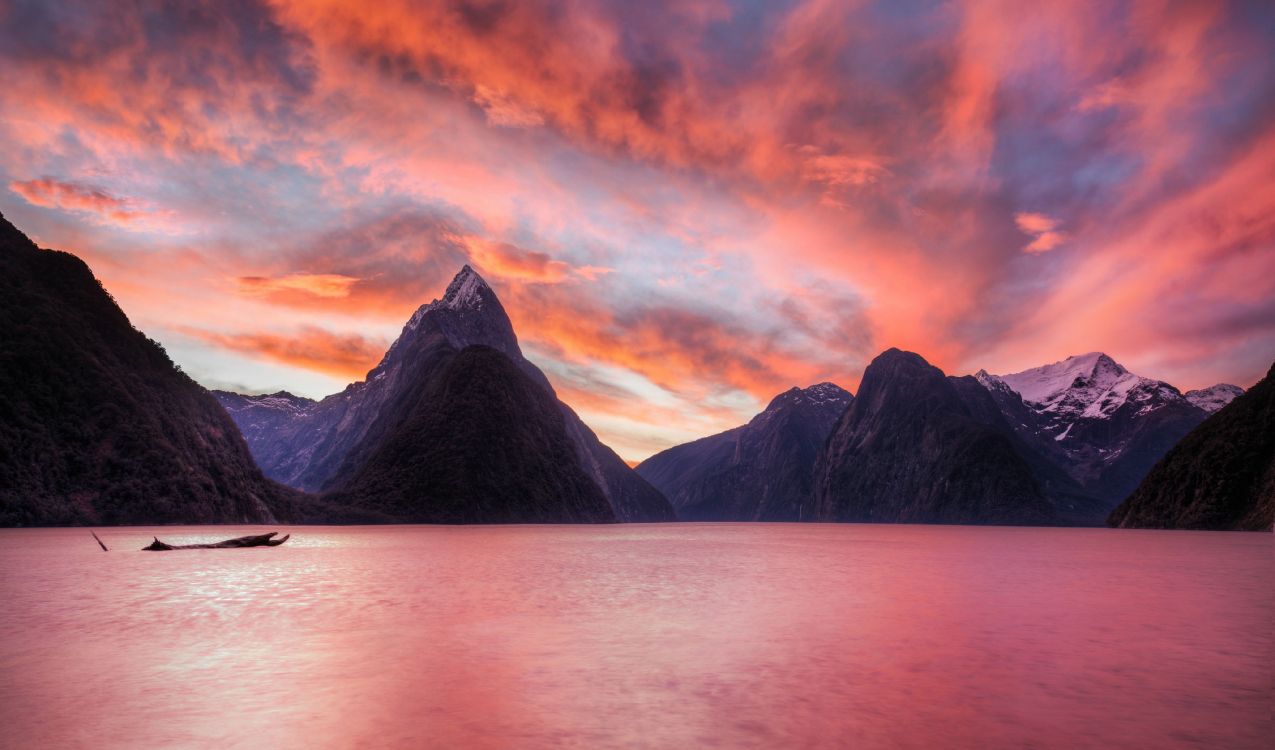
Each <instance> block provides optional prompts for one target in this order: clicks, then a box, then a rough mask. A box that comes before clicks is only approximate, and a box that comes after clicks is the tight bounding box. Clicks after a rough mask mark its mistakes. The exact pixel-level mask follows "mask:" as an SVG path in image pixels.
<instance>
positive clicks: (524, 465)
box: [330, 341, 615, 523]
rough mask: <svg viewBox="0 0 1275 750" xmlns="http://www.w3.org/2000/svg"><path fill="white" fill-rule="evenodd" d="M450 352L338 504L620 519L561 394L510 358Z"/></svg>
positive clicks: (500, 519)
mask: <svg viewBox="0 0 1275 750" xmlns="http://www.w3.org/2000/svg"><path fill="white" fill-rule="evenodd" d="M441 346H443V347H446V348H445V349H444V350H442V351H440V352H439V353H438V355H437V356H436V357H434V358H433V359H432V361H431V364H430V366H429V368H428V371H425V372H422V373H421V376H422V380H421V384H420V387H419V388H418V389H417V390H416V392H415V394H414V396H413V398H412V399H411V400H410V402H408V403H403V404H399V405H397V406H398V407H400V408H402V409H403V414H404V419H402V420H401V421H400V422H399V423H398V424H396V425H394V426H393V427H392V428H390V430H389V433H388V434H387V435H386V436H385V438H384V439H383V440H381V441H379V442H378V443H377V444H376V446H375V447H374V448H372V449H371V450H370V452H369V454H368V455H367V456H366V457H364V458H362V459H361V460H358V461H351V462H349V463H347V465H346V467H345V468H344V469H343V470H342V473H339V474H338V476H342V475H343V472H344V471H349V476H348V477H343V481H341V489H339V490H337V491H336V492H334V493H332V494H331V495H330V499H331V500H332V501H333V502H335V503H338V504H340V505H346V506H350V507H354V508H360V509H366V510H370V511H374V512H376V513H380V514H384V515H385V516H388V517H391V518H393V519H395V520H398V521H405V522H414V523H598V522H607V521H614V520H615V514H614V512H613V511H612V509H611V506H610V505H609V504H608V503H607V500H606V497H605V496H604V495H603V494H602V491H601V490H600V489H599V488H598V486H597V484H596V483H595V482H593V480H592V479H591V478H590V477H589V476H588V475H587V474H586V473H585V472H584V470H583V469H582V468H581V467H580V464H579V462H578V461H577V460H576V456H575V447H574V446H573V444H572V442H571V439H570V437H569V436H568V435H567V430H566V425H565V422H564V420H563V417H562V412H561V411H560V410H559V409H558V405H557V402H556V401H555V400H554V399H553V397H552V396H550V395H549V394H548V393H547V392H545V390H544V389H543V388H541V387H540V385H539V384H537V383H535V382H534V381H532V380H531V378H529V377H528V376H527V375H526V374H525V373H523V372H521V371H520V369H519V368H518V367H517V366H516V365H515V364H514V363H513V362H512V361H511V360H510V359H509V358H508V357H506V356H505V355H504V354H503V353H501V352H498V351H496V350H494V349H492V348H490V347H485V346H471V347H467V348H465V349H463V350H461V351H459V352H457V351H455V350H454V349H451V348H450V347H449V346H448V345H447V344H446V343H445V341H444V342H441Z"/></svg>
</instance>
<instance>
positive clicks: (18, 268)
mask: <svg viewBox="0 0 1275 750" xmlns="http://www.w3.org/2000/svg"><path fill="white" fill-rule="evenodd" d="M0 330H2V331H3V341H4V344H3V346H2V347H0V393H3V394H4V397H3V398H0V525H4V526H34V525H41V526H49V525H82V524H88V525H98V524H157V523H264V522H269V523H274V522H276V521H280V520H296V519H297V518H298V514H299V513H300V512H301V510H302V508H301V505H302V504H303V503H302V500H301V498H300V497H299V494H298V493H296V492H294V491H292V490H290V489H288V488H285V487H281V486H279V485H277V484H275V483H273V482H271V481H269V480H268V479H266V478H265V477H264V476H262V474H261V471H260V470H259V469H258V468H257V467H256V465H255V464H254V463H253V460H252V456H251V455H249V452H248V448H247V446H246V445H245V444H244V440H243V438H242V437H240V434H239V430H238V429H236V427H235V423H234V422H232V421H231V420H230V418H229V417H228V416H227V415H226V413H225V411H223V410H222V408H221V407H220V406H218V405H217V401H216V400H215V399H214V398H213V397H212V396H211V395H209V393H208V392H207V391H205V390H204V389H203V388H202V387H200V386H199V385H198V384H197V383H195V382H194V381H193V380H191V379H190V378H189V377H187V376H186V375H185V374H183V373H182V372H181V370H179V369H178V368H177V367H176V366H175V365H173V363H172V361H171V360H169V358H168V356H167V355H166V354H165V352H164V350H163V348H162V347H161V346H160V345H159V344H157V343H155V342H154V341H151V340H150V339H148V338H146V336H144V335H143V334H142V333H141V332H139V331H138V330H137V329H135V328H133V326H132V324H130V323H129V321H128V318H127V317H125V315H124V313H123V312H122V311H121V310H120V308H119V307H118V306H117V305H116V304H115V301H114V300H113V299H112V298H111V296H110V295H109V294H108V293H107V292H106V290H105V289H103V288H102V285H101V284H100V283H99V282H98V281H97V279H96V278H94V276H93V273H92V271H90V270H89V267H88V266H87V265H85V263H84V261H82V260H80V259H79V258H77V257H75V256H74V255H71V254H69V253H63V252H57V251H53V250H41V249H39V248H37V247H36V246H35V245H34V244H33V243H32V242H31V241H30V240H29V239H27V238H26V237H25V236H24V235H23V234H22V233H21V232H19V231H18V230H17V229H16V228H14V226H13V225H12V224H10V223H9V222H8V221H7V220H5V219H4V217H3V216H0Z"/></svg>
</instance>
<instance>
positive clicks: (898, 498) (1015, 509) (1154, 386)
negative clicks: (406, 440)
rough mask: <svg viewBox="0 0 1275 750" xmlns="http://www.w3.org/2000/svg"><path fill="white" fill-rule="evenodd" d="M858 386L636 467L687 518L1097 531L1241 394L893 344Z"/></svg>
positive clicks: (790, 400)
mask: <svg viewBox="0 0 1275 750" xmlns="http://www.w3.org/2000/svg"><path fill="white" fill-rule="evenodd" d="M860 388H861V390H860V392H859V394H858V396H857V397H854V396H851V395H850V394H849V393H848V392H846V391H844V390H843V389H841V388H839V387H837V386H835V385H834V384H831V383H824V384H820V385H819V386H814V387H812V388H811V389H805V390H801V389H792V390H790V391H787V392H785V393H783V394H780V395H779V396H776V397H775V398H774V399H773V400H772V402H771V403H770V405H769V406H768V407H767V408H766V410H765V411H763V412H761V413H760V414H758V415H757V416H756V417H754V418H753V419H752V420H751V421H750V422H749V423H748V424H746V425H741V426H740V427H736V428H734V429H731V430H727V431H726V432H722V433H719V434H717V435H712V436H710V437H706V438H701V439H699V440H695V441H692V442H690V443H686V444H683V445H678V446H674V447H673V448H670V449H667V450H665V451H663V452H661V453H659V454H656V455H655V456H652V457H651V458H649V459H647V460H646V461H644V462H642V463H641V464H640V465H639V466H638V467H637V470H638V473H639V474H642V475H643V476H644V477H646V478H647V479H648V480H650V481H651V483H652V484H654V485H655V486H656V487H657V488H659V489H660V491H662V492H663V493H664V494H665V495H666V496H667V497H668V498H669V499H670V501H671V502H672V503H673V505H674V507H675V508H676V509H677V512H678V515H679V518H681V519H683V520H715V521H754V520H822V521H846V520H863V521H867V520H872V521H891V522H927V523H942V522H960V523H1013V524H1020V523H1033V524H1063V525H1084V526H1097V525H1101V524H1103V523H1104V522H1105V520H1106V518H1107V516H1108V515H1109V514H1110V513H1111V511H1112V509H1113V508H1115V506H1116V505H1117V504H1119V503H1120V502H1121V501H1122V500H1124V499H1125V498H1126V497H1127V496H1128V495H1129V493H1130V492H1132V491H1133V489H1134V488H1135V487H1136V486H1137V485H1138V482H1139V481H1141V480H1142V478H1143V477H1144V476H1145V475H1146V473H1147V472H1148V471H1149V470H1150V469H1151V467H1152V465H1154V464H1155V462H1156V461H1158V460H1159V459H1160V458H1161V457H1162V456H1163V455H1164V454H1165V453H1166V452H1167V451H1168V450H1169V449H1170V448H1171V447H1172V446H1173V445H1174V444H1176V443H1177V442H1178V440H1180V439H1181V438H1182V437H1183V436H1184V435H1186V434H1187V433H1188V432H1190V431H1191V430H1192V429H1193V428H1194V427H1196V426H1197V425H1199V424H1200V423H1201V422H1203V421H1204V420H1205V419H1206V418H1207V417H1208V415H1209V414H1210V413H1212V412H1215V411H1217V410H1218V409H1221V408H1222V407H1223V406H1225V405H1226V404H1227V403H1229V402H1230V401H1231V400H1232V399H1234V398H1235V397H1236V396H1237V395H1238V394H1241V393H1243V389H1241V388H1238V387H1236V386H1233V385H1228V384H1219V385H1216V386H1213V387H1211V388H1206V389H1202V390H1198V391H1189V392H1188V393H1186V394H1183V393H1182V392H1180V391H1179V390H1178V389H1176V388H1174V387H1173V386H1171V385H1169V384H1168V383H1164V382H1162V381H1158V380H1153V379H1150V378H1145V377H1141V376H1139V375H1135V374H1133V373H1130V372H1129V371H1128V370H1127V369H1125V368H1124V367H1123V366H1121V365H1120V364H1119V363H1117V362H1116V361H1115V360H1113V359H1112V358H1111V357H1109V356H1107V355H1105V354H1102V353H1099V352H1094V353H1090V354H1084V355H1078V356H1074V357H1068V358H1067V359H1064V360H1062V361H1060V362H1056V363H1053V364H1049V365H1044V366H1041V367H1037V368H1033V369H1029V370H1025V371H1022V372H1018V373H1012V374H1008V375H1001V376H998V375H992V374H990V373H988V372H986V371H979V372H978V373H976V374H975V375H973V376H960V377H957V376H948V375H945V374H944V373H942V372H941V371H939V370H938V369H937V368H933V367H932V366H931V365H929V363H927V362H925V361H924V359H923V358H921V357H920V355H917V354H913V353H908V352H901V351H898V350H890V351H887V352H885V353H883V354H882V355H881V356H879V357H878V358H877V359H876V360H874V362H873V363H872V364H870V365H869V367H868V368H867V370H866V371H865V373H864V378H863V381H862V384H861V386H860ZM865 390H866V393H868V394H869V395H872V397H873V398H872V399H871V400H869V401H864V400H863V398H864V395H865ZM811 392H815V393H819V394H821V395H822V397H820V398H812V397H811V395H812V394H811ZM776 497H780V498H782V500H781V501H779V502H776V500H775V498H776Z"/></svg>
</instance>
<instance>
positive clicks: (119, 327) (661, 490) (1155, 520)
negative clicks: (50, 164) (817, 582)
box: [0, 217, 1275, 529]
mask: <svg viewBox="0 0 1275 750" xmlns="http://www.w3.org/2000/svg"><path fill="white" fill-rule="evenodd" d="M0 326H2V328H3V330H4V331H5V334H4V336H5V338H4V344H5V345H4V347H3V348H2V349H0V393H3V394H4V398H2V399H0V478H2V479H3V481H0V525H9V526H13V525H59V524H111V523H117V524H118V523H134V524H151V523H228V522H240V523H242V522H254V523H255V522H289V521H291V522H315V521H318V522H432V523H505V522H559V523H569V522H590V523H594V522H611V521H667V520H674V519H676V518H681V519H683V520H712V521H723V520H727V521H729V520H734V521H873V522H909V523H910V522H918V523H979V524H1065V525H1096V524H1099V523H1102V522H1103V521H1104V520H1108V521H1109V522H1110V523H1112V524H1113V525H1119V526H1126V527H1132V526H1149V527H1178V528H1182V527H1185V528H1236V529H1252V528H1266V529H1269V528H1270V525H1271V516H1272V507H1275V498H1273V497H1272V496H1273V495H1275V468H1272V467H1273V462H1275V444H1273V442H1272V441H1273V438H1272V435H1275V409H1273V408H1272V398H1273V396H1272V391H1273V390H1275V386H1272V384H1271V376H1270V375H1268V377H1267V379H1266V380H1264V381H1262V383H1260V384H1258V386H1255V387H1254V388H1253V390H1252V391H1250V392H1249V393H1244V391H1243V390H1242V389H1240V388H1238V387H1236V386H1233V385H1227V384H1219V385H1216V386H1213V387H1211V388H1206V389H1201V390H1197V391H1188V392H1186V393H1182V392H1181V391H1179V390H1178V389H1176V388H1174V387H1173V386H1172V385H1169V384H1167V383H1164V382H1162V381H1158V380H1153V379H1149V378H1145V377H1141V376H1138V375H1135V374H1133V373H1130V372H1129V371H1128V370H1127V369H1125V368H1124V367H1122V366H1121V365H1120V364H1119V363H1117V362H1115V361H1114V360H1113V359H1112V358H1111V357H1109V356H1107V355H1105V354H1102V353H1099V352H1095V353H1091V354H1085V355H1079V356H1075V357H1069V358H1067V359H1065V360H1062V361H1059V362H1055V363H1053V364H1049V365H1044V366H1042V367H1037V368H1033V369H1029V370H1024V371H1022V372H1017V373H1011V374H1007V375H993V374H990V373H988V372H986V371H979V372H978V373H976V374H975V375H973V376H959V377H957V376H948V375H946V374H945V373H943V372H942V371H940V370H939V369H938V368H935V367H933V366H932V365H930V364H929V363H928V362H926V361H925V360H924V359H923V358H922V357H921V356H920V355H918V354H915V353H911V352H904V351H900V350H897V349H891V350H888V351H886V352H884V353H882V354H881V355H879V356H878V357H877V358H876V359H874V360H873V362H872V363H871V364H870V365H869V366H868V368H867V369H866V370H865V372H864V376H863V379H862V382H861V384H860V389H859V393H858V394H857V396H855V395H851V394H850V393H849V392H847V391H845V390H844V389H842V388H840V387H838V386H837V385H835V384H833V383H820V384H817V385H814V386H810V387H808V388H792V389H790V390H788V391H785V392H784V393H781V394H779V395H777V396H775V397H774V398H773V399H772V400H771V402H770V403H769V404H768V406H767V407H766V409H765V410H763V411H762V412H761V413H759V414H758V415H757V416H755V417H754V418H753V419H751V420H750V421H749V422H748V423H747V424H744V425H741V426H739V427H736V428H734V429H731V430H727V431H725V432H722V433H719V434H717V435H712V436H709V437H706V438H702V439H700V440H696V441H693V442H691V443H687V444H685V445H680V446H675V447H673V448H670V449H668V450H666V451H663V452H661V453H659V454H657V455H655V456H652V457H651V458H650V459H648V460H646V461H644V462H643V463H642V464H641V465H639V466H638V467H637V470H636V471H635V470H633V469H630V468H629V467H628V465H627V464H625V463H624V462H623V461H622V460H621V459H620V458H619V457H618V456H617V455H616V454H615V453H614V452H613V451H611V450H610V449H609V448H607V447H606V446H605V445H603V444H602V443H601V441H599V440H598V438H597V436H596V435H595V434H594V433H593V432H592V431H591V430H590V429H589V428H588V427H587V426H586V425H585V424H584V423H583V422H582V421H581V420H580V418H579V417H578V416H577V415H576V414H575V412H574V411H572V410H571V409H570V408H569V407H568V406H567V405H566V404H564V403H562V402H561V401H560V400H559V399H558V398H557V396H556V394H555V392H554V390H553V387H552V386H551V385H550V383H549V381H548V379H547V378H546V377H545V376H544V374H543V373H542V372H541V371H540V370H539V369H538V368H536V367H535V366H534V365H533V364H532V363H531V362H530V361H528V360H527V359H526V358H525V357H524V356H523V355H522V352H521V349H520V347H519V344H518V340H517V337H516V335H515V333H514V330H513V326H512V324H511V323H510V321H509V318H508V316H507V315H506V313H505V310H504V308H503V307H502V305H501V303H500V301H499V299H498V298H497V296H496V294H495V292H494V291H493V290H492V288H491V287H490V286H489V285H488V284H487V283H486V282H485V281H484V280H483V279H482V277H481V276H479V274H478V273H477V272H476V271H474V269H472V268H470V267H469V266H465V267H463V268H462V269H461V270H460V272H459V273H458V274H457V275H456V277H455V278H454V279H453V280H452V282H451V284H449V285H448V287H447V289H446V291H445V293H444V294H443V296H442V297H441V298H440V299H437V300H434V301H432V302H430V303H428V304H425V305H422V306H421V307H420V308H419V309H418V310H417V311H416V312H415V313H414V314H413V315H412V316H411V318H410V319H409V320H408V322H407V324H406V325H405V326H404V328H403V330H402V333H401V334H400V336H399V337H398V339H397V340H396V341H395V342H394V343H393V345H392V346H391V347H390V348H389V349H388V351H387V352H386V353H385V355H384V357H383V358H382V360H381V362H380V363H379V364H378V365H377V366H376V367H375V368H374V369H373V370H372V371H370V372H369V373H368V376H367V378H366V379H364V380H362V381H360V382H357V383H352V384H350V385H349V386H347V387H346V388H345V389H343V390H342V391H341V392H340V393H336V394H333V395H331V396H328V397H326V398H324V399H321V400H317V401H316V400H312V399H308V398H303V397H299V396H295V395H293V394H290V393H287V392H284V391H280V392H277V393H273V394H269V395H243V394H236V393H229V392H217V393H216V394H215V395H214V394H210V393H209V392H208V391H206V390H204V389H203V388H202V387H201V386H199V385H198V384H197V383H195V382H194V381H193V380H191V379H190V378H189V377H187V376H186V375H185V374H184V373H182V372H181V371H180V369H179V368H178V367H176V366H175V365H174V364H173V363H172V361H171V360H170V359H169V358H168V357H167V355H166V354H165V352H164V350H163V348H162V347H160V346H159V345H158V344H156V343H155V342H153V341H151V340H150V339H148V338H146V337H145V336H144V335H143V334H142V333H140V332H139V331H137V330H136V329H134V328H133V327H132V325H131V324H130V323H129V321H128V318H127V317H126V316H125V315H124V313H123V312H122V311H121V310H120V309H119V307H118V306H117V305H116V304H115V302H114V300H113V299H112V298H111V297H110V295H109V294H107V292H106V291H105V289H103V288H102V286H101V284H100V283H98V282H97V280H96V279H95V278H94V277H93V274H92V272H91V271H90V270H89V268H88V267H87V266H86V265H85V264H84V263H83V261H81V260H79V259H78V258H76V257H75V256H72V255H69V254H67V253H60V252H56V251H51V250H41V249H39V248H37V247H36V246H35V245H34V244H33V243H32V242H31V241H30V240H28V239H27V238H26V237H25V236H23V235H22V234H21V233H20V232H19V231H18V230H17V229H15V228H14V227H13V226H12V225H11V224H9V223H8V222H7V221H5V220H4V219H3V217H0ZM1153 466H1154V469H1153V468H1152V467H1153ZM258 467H260V468H258ZM666 496H667V499H666ZM1117 506H1119V507H1118V508H1117ZM1113 509H1114V512H1113ZM1108 516H1109V518H1108Z"/></svg>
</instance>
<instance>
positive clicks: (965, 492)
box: [814, 349, 1058, 524]
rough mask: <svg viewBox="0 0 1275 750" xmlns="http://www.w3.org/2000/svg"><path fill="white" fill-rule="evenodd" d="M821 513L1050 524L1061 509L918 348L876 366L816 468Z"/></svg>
mask: <svg viewBox="0 0 1275 750" xmlns="http://www.w3.org/2000/svg"><path fill="white" fill-rule="evenodd" d="M814 482H815V495H816V511H817V515H818V518H819V520H824V521H859V522H878V523H966V524H1050V523H1055V522H1057V520H1058V518H1057V513H1056V511H1055V509H1054V507H1053V505H1052V504H1051V502H1050V501H1049V499H1048V498H1047V497H1046V495H1045V493H1044V491H1043V490H1042V488H1041V487H1040V485H1039V483H1038V482H1037V480H1036V478H1035V477H1034V475H1033V472H1032V470H1031V467H1030V466H1029V465H1028V463H1027V461H1026V460H1025V459H1024V458H1023V457H1022V455H1020V454H1019V452H1018V451H1017V450H1016V448H1015V445H1014V442H1013V440H1011V439H1010V438H1009V437H1007V436H1006V435H1005V434H1004V433H1003V432H1002V431H1001V430H998V429H995V428H993V427H989V426H988V425H987V424H984V422H982V421H980V419H979V418H978V417H976V415H975V414H974V413H973V412H972V411H971V409H970V408H969V407H968V406H966V404H965V402H964V400H963V399H962V398H961V395H960V393H959V392H958V391H957V387H956V386H955V385H953V383H952V382H951V381H950V380H949V379H948V378H947V377H946V376H945V375H944V374H943V372H942V371H941V370H939V369H938V368H936V367H933V366H931V365H930V364H929V363H928V362H926V361H925V360H924V359H922V358H921V357H920V356H919V355H917V354H913V353H911V352H903V351H899V350H898V349H890V350H888V351H886V352H884V353H882V354H881V355H879V356H878V357H877V358H876V359H874V360H873V361H872V363H871V364H869V365H868V367H867V369H866V370H865V371H864V374H863V381H862V383H861V384H860V386H859V393H858V395H857V396H856V397H855V399H854V401H853V402H852V403H851V404H850V408H849V409H847V410H846V412H845V413H844V414H843V415H842V416H841V418H840V419H839V420H838V422H837V424H836V426H835V427H834V429H833V432H832V434H831V436H830V437H829V438H828V443H827V445H826V447H825V448H824V450H823V452H822V453H821V454H820V456H819V459H818V462H817V464H816V467H815V478H814Z"/></svg>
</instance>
